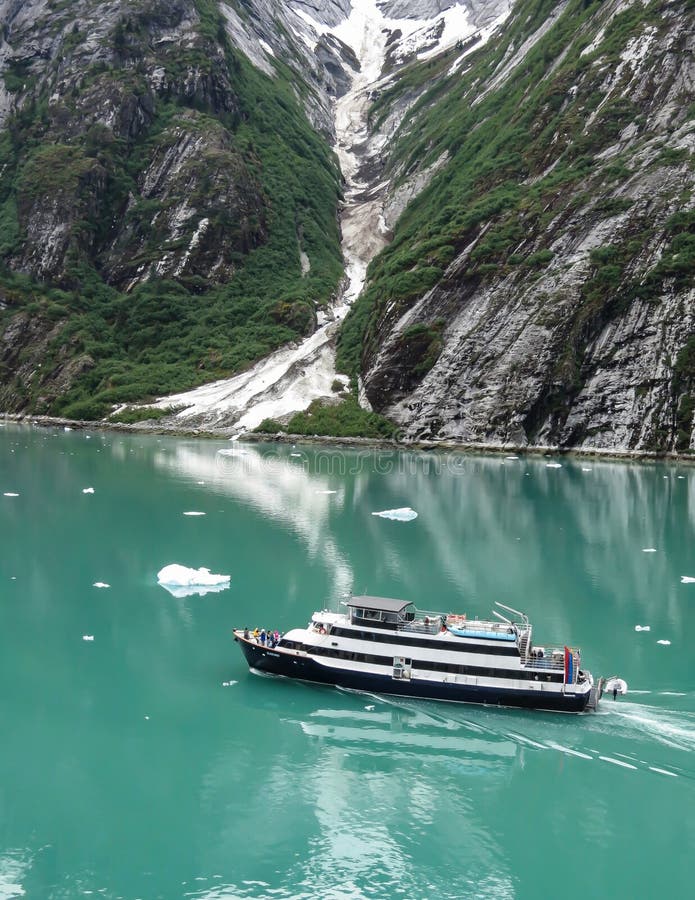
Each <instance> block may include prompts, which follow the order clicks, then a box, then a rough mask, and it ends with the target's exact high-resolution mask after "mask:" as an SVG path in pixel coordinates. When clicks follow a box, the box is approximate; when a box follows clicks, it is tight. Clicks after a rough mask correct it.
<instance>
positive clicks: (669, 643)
mask: <svg viewBox="0 0 695 900" xmlns="http://www.w3.org/2000/svg"><path fill="white" fill-rule="evenodd" d="M657 644H661V645H662V646H664V647H669V646H670V645H671V641H664V640H661V641H657Z"/></svg>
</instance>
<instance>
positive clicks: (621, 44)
mask: <svg viewBox="0 0 695 900" xmlns="http://www.w3.org/2000/svg"><path fill="white" fill-rule="evenodd" d="M694 19H695V7H693V4H692V2H689V0H673V2H642V0H639V2H627V0H604V2H593V3H592V2H588V0H563V2H560V3H557V2H550V0H547V2H545V0H519V2H518V3H517V4H516V5H515V7H514V9H513V12H512V15H511V16H510V18H509V19H508V20H507V22H506V23H505V26H504V28H503V29H502V30H501V31H500V32H499V33H498V36H497V37H494V38H492V39H491V40H490V42H489V43H488V44H487V45H486V46H485V47H484V48H483V49H482V50H479V51H477V52H475V50H474V49H473V52H470V50H469V48H468V47H465V46H459V47H457V48H455V49H453V50H452V51H450V52H448V53H446V54H443V55H440V56H439V57H437V58H436V59H433V60H429V61H427V62H426V63H418V64H414V65H413V66H411V67H410V68H409V70H407V71H406V72H404V73H401V75H400V77H399V79H398V80H397V81H396V82H395V83H394V84H392V85H390V86H388V87H387V88H386V89H385V90H383V91H382V92H381V95H380V96H379V97H378V99H377V100H376V102H375V103H374V106H373V108H372V128H373V131H374V132H375V133H376V134H377V135H378V133H379V132H380V131H384V132H386V134H388V135H389V136H390V137H391V135H392V129H393V126H394V121H395V122H397V123H398V124H397V131H396V133H395V136H392V137H391V140H390V152H389V155H388V159H387V162H386V167H385V172H384V175H383V176H382V177H385V178H387V179H388V180H389V187H388V194H389V195H390V201H389V199H388V198H387V200H386V206H387V208H388V204H389V202H392V203H393V202H396V203H398V202H399V191H400V192H401V194H405V196H406V197H408V196H412V193H413V186H414V187H415V190H416V189H417V186H418V184H419V181H418V180H420V181H423V180H424V181H425V182H426V181H427V178H430V179H431V181H430V183H429V185H428V186H427V187H426V188H425V189H424V190H422V192H421V193H420V195H419V196H418V197H417V198H416V199H414V200H413V201H412V202H411V203H410V205H409V206H408V207H407V208H406V210H405V212H404V213H403V214H402V215H401V217H400V218H399V219H398V221H397V223H396V225H395V228H394V233H393V240H392V242H391V243H390V245H389V246H388V248H387V249H386V250H385V251H384V252H383V253H382V254H381V255H380V256H379V257H378V258H377V259H376V260H375V261H374V263H373V264H372V266H371V267H370V271H369V285H368V289H367V290H366V291H365V292H364V293H363V295H362V297H361V299H360V300H359V301H358V303H357V304H356V306H355V307H354V309H353V311H352V312H351V314H350V316H349V318H348V320H347V322H346V323H345V327H344V329H343V332H342V336H341V342H340V346H339V359H340V360H341V361H342V364H343V366H344V367H346V368H347V370H348V371H352V372H357V371H361V373H362V375H363V378H364V385H365V390H366V396H367V397H368V399H369V401H370V402H371V404H372V405H373V406H374V408H375V409H377V410H379V411H381V412H384V413H385V414H386V415H388V416H390V417H391V418H393V419H394V420H395V421H396V422H397V423H398V424H399V425H400V427H401V430H402V434H403V435H404V436H405V437H407V438H410V439H415V438H429V439H434V440H437V439H447V440H456V441H462V442H473V443H475V442H485V443H498V444H504V443H512V444H515V445H526V444H556V443H557V444H560V445H563V446H575V447H579V446H581V447H598V448H609V449H646V450H666V449H680V450H685V449H695V439H694V437H693V410H694V409H695V336H694V334H695V332H694V329H693V325H694V319H695V305H694V303H693V301H694V300H695V293H694V288H693V275H694V273H695V209H694V207H695V201H694V200H693V194H692V191H693V149H694V145H695V124H694V122H693V116H694V113H695V105H694V104H693V88H694V86H695V55H694V54H693V50H694V49H695V48H694V43H695V37H694V35H695V28H694V27H693V26H694V24H695V23H694ZM433 174H434V177H432V175H433ZM401 205H402V201H401Z"/></svg>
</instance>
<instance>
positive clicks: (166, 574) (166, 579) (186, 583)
mask: <svg viewBox="0 0 695 900" xmlns="http://www.w3.org/2000/svg"><path fill="white" fill-rule="evenodd" d="M230 580H231V576H230V575H215V574H214V573H212V572H211V571H210V570H209V569H205V568H200V569H189V568H188V567H187V566H180V565H178V563H172V564H171V565H169V566H164V568H163V569H161V570H160V571H159V572H158V573H157V581H158V583H159V585H160V586H161V587H163V588H165V590H167V591H169V593H170V594H171V595H172V596H173V597H179V598H182V597H190V596H191V595H193V594H198V596H199V597H202V596H204V595H205V594H210V593H216V592H217V591H224V590H226V589H227V588H228V587H229V582H230Z"/></svg>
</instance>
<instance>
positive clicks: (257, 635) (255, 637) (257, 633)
mask: <svg viewBox="0 0 695 900" xmlns="http://www.w3.org/2000/svg"><path fill="white" fill-rule="evenodd" d="M259 635H260V631H259V630H258V628H254V629H253V639H254V641H255V642H256V643H258V637H259Z"/></svg>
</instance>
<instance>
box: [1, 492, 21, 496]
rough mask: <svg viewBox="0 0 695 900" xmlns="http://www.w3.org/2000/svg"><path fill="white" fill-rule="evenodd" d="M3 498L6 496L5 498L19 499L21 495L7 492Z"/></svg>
mask: <svg viewBox="0 0 695 900" xmlns="http://www.w3.org/2000/svg"><path fill="white" fill-rule="evenodd" d="M3 496H4V497H19V494H15V493H13V492H12V491H6V492H5V493H4V494H3Z"/></svg>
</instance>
